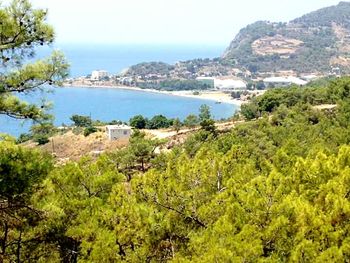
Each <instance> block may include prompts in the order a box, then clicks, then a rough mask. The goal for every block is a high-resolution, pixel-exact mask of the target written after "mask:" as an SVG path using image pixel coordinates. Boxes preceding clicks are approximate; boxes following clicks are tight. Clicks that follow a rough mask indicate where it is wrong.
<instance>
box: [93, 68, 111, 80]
mask: <svg viewBox="0 0 350 263" xmlns="http://www.w3.org/2000/svg"><path fill="white" fill-rule="evenodd" d="M106 77H108V72H107V71H105V70H94V71H93V72H92V73H91V78H90V79H91V80H101V79H103V78H106Z"/></svg>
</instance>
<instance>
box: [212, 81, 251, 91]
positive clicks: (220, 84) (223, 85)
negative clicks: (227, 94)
mask: <svg viewBox="0 0 350 263" xmlns="http://www.w3.org/2000/svg"><path fill="white" fill-rule="evenodd" d="M215 88H217V89H220V90H244V89H246V88H247V85H246V83H245V82H244V81H243V80H240V79H215Z"/></svg>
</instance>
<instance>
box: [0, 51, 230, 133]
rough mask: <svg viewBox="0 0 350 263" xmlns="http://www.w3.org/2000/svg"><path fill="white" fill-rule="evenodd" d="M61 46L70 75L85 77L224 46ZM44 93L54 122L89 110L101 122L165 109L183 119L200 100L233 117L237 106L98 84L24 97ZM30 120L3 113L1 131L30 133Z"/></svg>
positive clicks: (212, 53) (216, 112) (221, 114)
mask: <svg viewBox="0 0 350 263" xmlns="http://www.w3.org/2000/svg"><path fill="white" fill-rule="evenodd" d="M55 48H59V49H61V50H62V51H63V52H64V53H65V55H66V57H67V59H68V61H69V62H70V64H71V76H73V77H75V76H84V75H87V74H90V73H91V71H93V70H96V69H104V70H107V71H109V72H110V73H118V72H120V71H121V70H123V69H125V68H127V67H129V66H131V65H134V64H137V63H141V62H147V61H163V62H167V63H175V62H177V61H183V60H188V59H193V58H214V57H218V56H220V54H221V53H222V51H223V49H224V47H220V46H201V47H198V46H141V45H131V46H130V45H117V46H116V45H114V46H112V45H105V46H92V45H86V46H81V45H79V46H76V45H56V47H55ZM50 51H52V49H50V48H42V49H41V50H38V52H37V55H38V56H37V57H39V58H41V57H44V56H46V55H48V54H49V53H50ZM42 97H44V98H45V99H46V100H48V101H52V102H53V110H52V112H51V113H52V114H53V115H54V116H55V124H56V125H61V124H62V123H65V124H70V120H69V118H70V117H71V116H72V115H73V114H81V115H90V114H91V117H92V118H93V119H99V120H102V121H111V120H122V121H128V120H129V119H130V117H132V116H134V115H137V114H142V115H144V116H146V117H152V116H154V115H157V114H163V115H165V116H167V117H169V118H174V117H179V118H181V119H183V118H185V117H186V116H187V115H189V114H191V113H193V114H198V108H199V107H200V105H201V104H207V105H209V106H210V107H211V109H212V113H213V116H214V117H215V118H216V119H220V118H227V117H230V116H232V114H233V113H234V111H235V110H236V109H237V106H234V105H228V104H215V102H213V101H204V100H199V99H192V98H182V97H177V96H169V95H164V94H156V93H148V92H142V91H130V90H115V89H102V88H98V89H94V88H59V89H55V92H54V93H53V94H32V95H26V96H24V97H22V98H23V99H25V100H28V101H30V102H40V99H41V98H42ZM30 126H31V123H30V122H21V121H18V120H13V119H10V118H8V117H5V116H0V133H1V132H5V133H9V134H12V135H14V136H18V135H19V134H21V133H23V132H27V131H28V129H29V127H30Z"/></svg>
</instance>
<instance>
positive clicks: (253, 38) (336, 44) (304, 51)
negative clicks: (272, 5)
mask: <svg viewBox="0 0 350 263" xmlns="http://www.w3.org/2000/svg"><path fill="white" fill-rule="evenodd" d="M222 59H223V60H224V61H226V62H228V63H230V64H231V65H235V66H236V67H240V68H246V69H248V70H250V71H252V72H256V71H259V72H273V71H281V70H292V71H295V72H297V73H304V72H321V73H327V72H331V71H332V70H334V69H337V68H339V70H340V71H341V72H342V73H346V74H348V73H350V2H340V3H339V4H338V5H336V6H330V7H326V8H322V9H319V10H317V11H314V12H311V13H309V14H306V15H304V16H302V17H300V18H297V19H294V20H292V21H290V22H289V23H275V22H268V21H258V22H255V23H253V24H250V25H248V26H247V27H245V28H243V29H241V30H240V32H239V33H238V34H237V36H236V37H235V39H234V40H233V41H232V42H231V44H230V45H229V47H228V48H227V49H226V51H225V52H224V54H223V56H222Z"/></svg>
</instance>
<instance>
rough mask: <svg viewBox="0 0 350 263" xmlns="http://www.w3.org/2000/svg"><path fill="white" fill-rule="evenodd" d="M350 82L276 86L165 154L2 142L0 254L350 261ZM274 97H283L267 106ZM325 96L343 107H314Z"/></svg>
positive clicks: (144, 146) (137, 145) (51, 258)
mask: <svg viewBox="0 0 350 263" xmlns="http://www.w3.org/2000/svg"><path fill="white" fill-rule="evenodd" d="M349 91H350V79H349V78H344V79H340V80H338V81H336V82H333V83H331V84H329V85H327V86H326V87H318V88H313V87H312V88H291V89H276V90H271V91H268V92H266V93H265V94H264V95H263V96H262V97H260V98H259V102H260V104H255V103H256V102H252V103H251V104H249V105H250V107H253V106H254V105H255V106H254V107H260V108H259V111H260V115H261V116H262V117H259V119H255V120H252V121H249V122H246V123H244V124H241V125H239V126H237V127H236V128H234V129H233V130H232V131H231V132H229V133H226V134H221V135H220V134H218V133H217V132H216V131H215V130H210V129H207V130H205V129H202V130H201V131H199V132H198V133H196V134H194V135H193V136H192V137H190V138H189V139H188V140H187V141H186V142H185V144H184V145H182V146H179V147H176V148H174V149H173V150H172V151H170V152H168V153H162V154H159V155H156V154H154V149H155V147H156V146H157V142H154V143H152V142H151V141H149V140H147V139H145V138H144V137H143V135H142V134H137V135H136V137H134V138H133V139H132V141H131V145H130V146H129V147H128V148H126V149H125V150H124V149H123V150H120V151H116V152H113V153H108V154H104V155H101V156H100V157H99V158H98V159H97V160H92V159H90V158H88V157H86V158H83V159H82V160H81V161H79V162H77V163H76V162H70V163H67V164H66V165H63V166H59V167H55V166H54V160H52V159H51V158H50V157H48V156H46V155H45V154H43V153H40V152H38V151H36V150H29V149H25V148H22V147H20V146H17V145H15V144H14V143H12V142H10V141H9V140H3V141H2V142H1V143H0V171H1V173H0V176H1V214H0V220H1V233H0V244H1V246H0V257H1V259H2V261H5V262H10V261H17V262H20V261H38V262H59V261H63V262H77V261H79V262H121V261H125V262H144V261H146V262H156V261H163V262H164V261H174V262H192V261H193V262H231V261H244V262H257V261H258V262H265V261H269V262H270V261H273V262H280V261H291V262H302V261H304V262H314V261H316V262H324V261H331V262H344V261H345V262H346V261H349V260H350V253H349V251H350V239H349V236H350V232H349V231H350V227H349V226H350V224H349V218H350V202H349V201H350V196H349V189H350V147H349V141H350V134H349V132H348V131H349V128H350V127H349V126H350V125H349V124H350V123H349V119H350V99H349V94H350V93H349ZM291 94H294V95H293V96H295V94H299V95H300V96H296V97H295V101H294V102H293V103H291V99H290V98H291V97H290V96H291ZM272 98H285V100H283V99H281V100H279V102H278V103H277V104H276V105H274V106H273V107H272V106H271V107H272V108H269V107H265V106H264V107H265V108H263V105H265V104H266V103H267V102H271V101H274V100H273V99H272ZM305 98H316V99H315V100H311V101H310V100H305ZM262 102H265V104H263V103H262ZM325 102H327V103H328V102H332V103H336V104H337V107H336V108H332V109H328V110H325V111H320V110H318V109H315V108H314V107H313V106H312V105H317V104H320V103H325ZM259 105H260V106H259ZM266 105H271V103H269V104H266ZM267 112H268V113H269V114H270V115H268V114H267Z"/></svg>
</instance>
